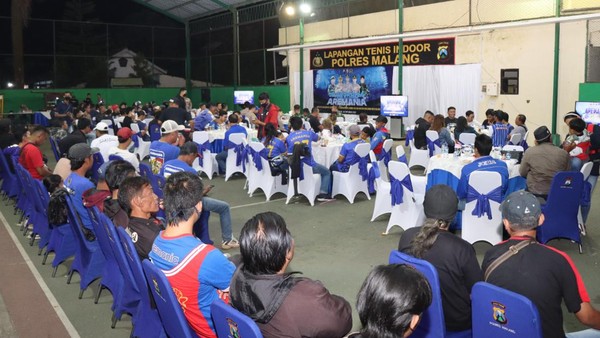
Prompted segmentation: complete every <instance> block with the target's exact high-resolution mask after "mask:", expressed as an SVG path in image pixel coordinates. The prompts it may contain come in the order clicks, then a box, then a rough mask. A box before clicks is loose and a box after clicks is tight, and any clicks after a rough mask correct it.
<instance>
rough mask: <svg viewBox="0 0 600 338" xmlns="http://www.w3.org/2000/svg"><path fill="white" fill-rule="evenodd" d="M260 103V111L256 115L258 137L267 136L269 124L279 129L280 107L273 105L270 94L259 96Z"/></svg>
mask: <svg viewBox="0 0 600 338" xmlns="http://www.w3.org/2000/svg"><path fill="white" fill-rule="evenodd" d="M258 102H260V109H259V110H258V113H257V114H256V117H257V118H258V121H256V124H257V125H258V135H259V136H265V135H266V134H265V132H264V130H265V128H264V126H266V125H267V124H269V123H270V124H272V125H273V127H275V129H278V128H279V107H277V105H275V104H273V103H271V100H270V99H269V94H268V93H264V92H263V93H260V95H259V96H258Z"/></svg>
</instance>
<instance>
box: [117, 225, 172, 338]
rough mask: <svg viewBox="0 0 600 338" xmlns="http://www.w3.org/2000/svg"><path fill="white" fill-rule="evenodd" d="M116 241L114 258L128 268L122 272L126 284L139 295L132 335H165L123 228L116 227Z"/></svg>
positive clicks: (138, 261)
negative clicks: (125, 271)
mask: <svg viewBox="0 0 600 338" xmlns="http://www.w3.org/2000/svg"><path fill="white" fill-rule="evenodd" d="M116 233H117V237H118V243H117V245H116V247H118V248H120V249H117V250H115V258H116V259H117V262H118V263H119V266H120V267H121V268H122V269H123V270H122V271H124V270H125V269H128V272H127V273H123V277H124V280H125V284H126V285H131V286H133V287H134V288H135V291H136V292H137V296H138V297H139V304H138V308H137V311H136V312H135V313H133V319H132V321H133V336H134V337H166V336H167V334H166V333H165V329H164V328H163V325H162V322H161V321H160V317H159V315H158V312H157V311H156V307H155V306H153V304H152V301H151V300H150V289H148V282H147V281H146V277H145V276H144V270H143V268H142V262H141V261H140V258H139V257H138V254H137V252H136V250H135V246H134V245H133V242H132V241H131V237H130V236H129V235H128V234H127V232H126V231H125V229H123V228H121V227H118V228H116Z"/></svg>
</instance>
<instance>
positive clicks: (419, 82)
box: [392, 64, 481, 125]
mask: <svg viewBox="0 0 600 338" xmlns="http://www.w3.org/2000/svg"><path fill="white" fill-rule="evenodd" d="M402 75H403V77H402V87H403V94H404V95H406V96H408V118H406V119H404V124H405V125H411V124H413V123H414V122H415V120H416V119H418V118H419V117H420V116H423V113H424V112H425V111H426V110H431V111H432V112H433V113H434V114H442V115H444V116H445V115H446V111H447V109H448V107H450V106H454V107H456V115H457V116H464V114H465V112H466V111H467V110H472V111H474V112H475V117H476V118H478V114H477V110H478V107H479V102H480V100H481V65H480V64H466V65H454V66H450V65H448V66H410V67H403V68H402ZM397 82H398V67H394V72H393V82H392V83H397Z"/></svg>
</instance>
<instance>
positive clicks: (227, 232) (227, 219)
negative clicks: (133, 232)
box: [160, 141, 240, 250]
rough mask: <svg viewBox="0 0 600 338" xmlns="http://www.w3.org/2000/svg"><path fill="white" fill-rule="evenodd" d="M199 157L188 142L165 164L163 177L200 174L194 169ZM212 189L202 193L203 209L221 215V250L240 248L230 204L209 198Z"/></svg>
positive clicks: (195, 147) (210, 187)
mask: <svg viewBox="0 0 600 338" xmlns="http://www.w3.org/2000/svg"><path fill="white" fill-rule="evenodd" d="M197 157H198V146H197V145H196V143H194V142H191V141H190V142H186V143H184V144H183V145H182V146H181V151H180V152H179V156H178V157H177V159H175V160H170V161H167V162H165V165H164V166H163V167H162V170H161V173H160V175H161V176H164V178H169V176H171V175H172V174H175V173H178V172H181V171H185V172H189V173H193V174H198V171H197V170H196V169H194V168H192V164H193V163H194V160H196V158H197ZM210 189H212V186H208V187H206V188H205V189H204V191H203V192H202V193H203V194H204V197H203V198H202V209H203V210H207V211H210V212H216V213H217V214H219V219H220V221H221V237H222V239H223V242H221V248H222V249H224V250H229V249H232V248H237V247H239V246H240V245H239V243H238V241H237V239H235V238H234V237H233V232H232V230H231V210H230V208H229V204H228V203H226V202H223V201H221V200H218V199H214V198H210V197H207V196H206V194H208V192H209V191H210Z"/></svg>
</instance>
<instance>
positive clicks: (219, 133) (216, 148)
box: [208, 128, 258, 154]
mask: <svg viewBox="0 0 600 338" xmlns="http://www.w3.org/2000/svg"><path fill="white" fill-rule="evenodd" d="M225 132H226V130H222V129H221V130H209V131H208V140H209V141H210V146H211V150H210V151H211V152H212V153H215V154H218V153H220V152H222V151H223V140H224V139H225ZM246 132H247V133H248V137H247V139H248V142H250V141H252V140H253V139H256V138H257V137H258V131H257V130H256V129H248V128H246Z"/></svg>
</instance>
